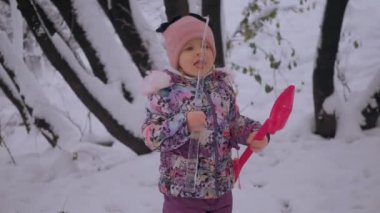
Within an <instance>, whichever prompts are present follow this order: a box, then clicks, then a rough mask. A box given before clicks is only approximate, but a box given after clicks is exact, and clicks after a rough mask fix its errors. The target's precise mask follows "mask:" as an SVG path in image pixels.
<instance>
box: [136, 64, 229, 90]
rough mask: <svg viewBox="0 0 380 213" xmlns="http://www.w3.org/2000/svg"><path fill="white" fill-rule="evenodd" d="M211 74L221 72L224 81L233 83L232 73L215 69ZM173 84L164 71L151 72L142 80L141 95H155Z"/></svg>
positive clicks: (223, 69) (222, 69)
mask: <svg viewBox="0 0 380 213" xmlns="http://www.w3.org/2000/svg"><path fill="white" fill-rule="evenodd" d="M166 71H168V72H171V73H173V74H175V75H180V74H178V72H176V71H173V70H166ZM213 72H222V73H225V74H226V76H225V77H224V80H225V81H226V82H227V83H229V84H232V83H233V82H234V76H233V74H232V71H229V70H227V69H225V68H217V69H215V70H214V71H213ZM172 84H173V81H172V77H171V76H170V74H168V73H167V72H165V71H157V70H154V71H151V72H150V73H149V74H148V75H147V76H146V77H145V78H144V80H143V94H144V95H145V96H149V95H152V94H155V93H157V92H158V91H159V90H161V89H164V88H167V87H169V86H171V85H172Z"/></svg>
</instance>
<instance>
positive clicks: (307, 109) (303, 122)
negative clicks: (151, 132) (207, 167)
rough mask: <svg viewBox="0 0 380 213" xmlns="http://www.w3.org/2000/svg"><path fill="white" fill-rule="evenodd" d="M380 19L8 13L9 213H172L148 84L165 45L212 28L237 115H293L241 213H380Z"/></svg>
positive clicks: (5, 138) (137, 10)
mask: <svg viewBox="0 0 380 213" xmlns="http://www.w3.org/2000/svg"><path fill="white" fill-rule="evenodd" d="M379 8H380V3H379V2H378V1H377V0H367V1H360V2H359V1H354V0H351V1H348V0H335V1H316V0H314V1H313V0H289V1H276V0H244V1H228V0H225V1H200V0H194V1H193V0H192V1H184V0H181V1H169V0H165V1H161V0H154V1H152V0H130V1H127V0H97V1H96V0H92V1H90V0H71V1H60V0H0V212H1V213H23V212H33V213H34V212H49V213H51V212H56V213H72V212H74V213H75V212H99V213H102V212H161V205H162V196H161V194H160V193H159V192H158V190H157V187H156V183H157V179H158V161H159V153H157V152H153V153H150V151H149V150H148V149H147V148H146V147H145V146H144V144H143V142H142V140H141V135H140V127H141V123H142V120H143V119H144V106H145V99H144V97H143V96H142V87H141V83H142V79H143V77H144V76H145V75H146V74H147V72H148V71H149V70H154V69H160V68H162V67H165V66H167V64H168V62H167V59H166V57H165V54H163V51H164V49H163V47H162V39H161V38H160V37H159V36H158V35H157V34H156V33H155V32H154V29H155V28H156V27H157V26H158V25H159V24H160V23H161V22H163V21H165V20H167V19H168V18H170V17H173V16H175V15H178V14H183V13H186V12H188V11H191V12H196V13H199V14H203V15H208V16H209V17H210V20H211V22H212V23H213V26H214V33H215V35H216V39H217V48H218V53H219V55H218V56H217V61H216V64H217V65H218V66H225V67H227V68H229V69H231V70H232V72H233V73H234V76H235V86H236V91H237V92H238V103H239V106H240V110H241V113H242V114H244V115H246V116H248V117H251V118H254V119H256V120H259V121H264V120H265V119H266V118H267V116H268V115H269V112H270V109H271V106H272V104H273V102H274V100H275V98H276V97H277V96H278V95H279V94H280V92H281V91H282V90H283V89H284V88H285V87H286V86H288V85H290V84H292V85H295V86H296V94H295V102H294V108H293V112H292V114H291V117H290V119H289V121H288V123H287V125H286V127H285V128H284V129H283V130H281V131H280V132H278V133H276V134H275V135H273V136H272V138H271V143H270V145H269V146H268V148H267V149H266V150H264V152H262V153H260V154H256V155H254V156H253V157H252V158H251V159H250V160H249V162H248V163H247V165H246V167H245V168H244V170H243V172H242V175H241V185H242V188H241V189H239V188H238V187H236V188H235V189H234V192H233V193H234V212H241V213H245V212H264V213H277V212H283V213H297V212H309V213H314V212H315V213H317V212H318V213H321V212H326V213H338V212H348V213H358V212H360V213H377V212H379V211H380V204H379V202H378V201H379V200H380V167H379V163H378V162H379V161H380V155H379V154H378V152H379V151H380V128H379V119H378V117H379V113H380V68H379V65H380V61H379V59H378V58H379V57H378V56H379V53H380V25H379V24H378V23H379V21H380V13H379V10H380V9H379Z"/></svg>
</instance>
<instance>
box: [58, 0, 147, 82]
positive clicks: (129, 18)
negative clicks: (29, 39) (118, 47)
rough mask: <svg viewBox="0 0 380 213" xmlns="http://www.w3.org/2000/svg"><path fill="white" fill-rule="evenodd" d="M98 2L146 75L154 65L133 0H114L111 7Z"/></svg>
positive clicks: (104, 0) (142, 72)
mask: <svg viewBox="0 0 380 213" xmlns="http://www.w3.org/2000/svg"><path fill="white" fill-rule="evenodd" d="M57 1H59V0H57ZM98 2H99V4H100V5H101V7H102V8H103V11H104V12H105V13H106V14H107V16H108V18H109V20H110V21H111V23H112V25H113V27H114V28H115V31H116V33H117V34H118V36H119V38H120V40H121V42H122V44H123V45H124V47H125V48H126V49H127V50H128V52H129V53H130V54H131V57H132V60H133V62H134V63H135V64H136V66H137V67H138V69H139V71H140V73H141V75H142V76H145V75H146V71H148V70H150V69H151V67H152V64H151V62H152V61H151V59H150V56H149V54H148V50H147V48H146V46H145V45H144V44H146V43H145V42H144V41H143V40H142V38H141V35H140V33H139V32H138V29H137V26H136V23H135V19H134V15H133V13H135V11H134V10H132V6H133V5H132V4H133V2H130V1H128V0H112V1H111V2H110V3H111V8H109V7H108V6H107V4H108V3H107V1H106V0H98ZM90 4H93V3H90Z"/></svg>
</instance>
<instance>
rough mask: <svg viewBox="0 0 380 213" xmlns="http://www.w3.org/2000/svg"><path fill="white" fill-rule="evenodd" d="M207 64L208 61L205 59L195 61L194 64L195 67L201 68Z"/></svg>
mask: <svg viewBox="0 0 380 213" xmlns="http://www.w3.org/2000/svg"><path fill="white" fill-rule="evenodd" d="M205 65H206V61H205V60H197V61H196V62H195V63H194V66H195V67H199V68H203V67H204V66H205Z"/></svg>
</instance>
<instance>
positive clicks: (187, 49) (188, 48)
mask: <svg viewBox="0 0 380 213" xmlns="http://www.w3.org/2000/svg"><path fill="white" fill-rule="evenodd" d="M193 49H194V48H193V47H192V46H188V47H185V50H186V51H191V50H193Z"/></svg>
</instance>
